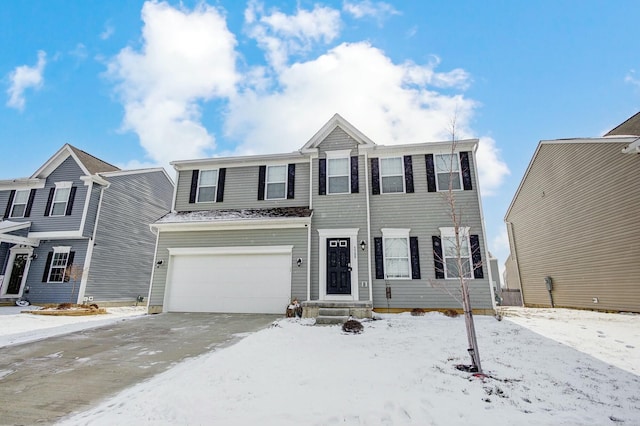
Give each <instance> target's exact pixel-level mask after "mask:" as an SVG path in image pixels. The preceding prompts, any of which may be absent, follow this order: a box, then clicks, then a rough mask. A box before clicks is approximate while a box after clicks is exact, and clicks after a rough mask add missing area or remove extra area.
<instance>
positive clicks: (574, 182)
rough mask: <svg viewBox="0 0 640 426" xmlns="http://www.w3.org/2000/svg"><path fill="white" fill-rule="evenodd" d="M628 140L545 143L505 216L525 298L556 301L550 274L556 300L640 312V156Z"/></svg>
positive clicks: (544, 303) (536, 301)
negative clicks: (549, 283)
mask: <svg viewBox="0 0 640 426" xmlns="http://www.w3.org/2000/svg"><path fill="white" fill-rule="evenodd" d="M626 145H627V144H626V143H614V142H603V143H575V142H574V143H542V144H541V146H540V148H539V150H538V154H537V156H536V157H535V159H534V160H533V162H532V164H531V166H530V169H529V171H528V174H527V176H526V178H525V179H524V180H523V182H522V185H521V188H520V191H519V193H518V194H517V196H516V198H515V199H514V202H513V204H512V207H511V210H510V212H509V215H508V216H507V217H506V220H507V222H511V223H512V224H513V226H512V228H508V229H509V230H510V233H511V235H510V237H511V243H512V244H511V250H512V254H513V253H514V249H515V255H516V256H517V266H518V267H519V269H520V278H521V283H522V295H523V301H524V303H525V305H527V306H549V305H550V299H549V294H548V292H547V290H546V287H545V284H544V278H545V277H546V276H550V277H552V279H553V285H554V286H553V299H554V303H555V305H556V306H564V307H573V308H587V309H603V310H619V311H634V312H640V285H639V283H640V262H638V259H640V244H639V243H638V236H637V232H636V231H637V229H638V212H640V187H639V186H638V182H640V156H639V155H629V154H622V153H621V150H622V148H624V147H625V146H626ZM510 276H511V274H510ZM509 285H510V286H511V283H509ZM593 298H598V303H597V304H594V303H593V301H592V299H593Z"/></svg>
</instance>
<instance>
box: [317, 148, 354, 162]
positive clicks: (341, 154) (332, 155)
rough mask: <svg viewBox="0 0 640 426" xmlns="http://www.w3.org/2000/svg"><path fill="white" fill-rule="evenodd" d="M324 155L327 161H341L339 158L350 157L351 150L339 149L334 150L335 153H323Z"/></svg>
mask: <svg viewBox="0 0 640 426" xmlns="http://www.w3.org/2000/svg"><path fill="white" fill-rule="evenodd" d="M324 155H325V156H326V157H327V160H328V159H334V158H335V159H341V158H348V157H351V150H350V149H340V150H335V151H325V152H324Z"/></svg>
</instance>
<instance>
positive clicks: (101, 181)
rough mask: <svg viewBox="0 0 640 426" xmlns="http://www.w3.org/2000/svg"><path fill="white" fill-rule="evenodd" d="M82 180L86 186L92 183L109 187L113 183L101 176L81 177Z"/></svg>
mask: <svg viewBox="0 0 640 426" xmlns="http://www.w3.org/2000/svg"><path fill="white" fill-rule="evenodd" d="M80 180H81V181H83V182H84V185H85V186H88V185H90V184H92V183H97V184H98V185H103V186H106V187H108V186H109V185H111V183H110V182H109V181H108V180H105V179H103V178H102V177H101V176H99V175H97V174H96V175H90V176H80Z"/></svg>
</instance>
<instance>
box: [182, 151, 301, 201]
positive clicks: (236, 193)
mask: <svg viewBox="0 0 640 426" xmlns="http://www.w3.org/2000/svg"><path fill="white" fill-rule="evenodd" d="M286 164H287V163H286V162H283V163H282V165H286ZM295 164H296V174H295V191H294V194H295V198H293V199H284V200H260V201H259V200H258V171H259V166H247V167H228V168H226V176H225V185H224V199H223V201H222V202H221V203H220V202H212V203H189V194H190V192H191V176H192V173H193V171H192V170H183V171H180V172H179V173H178V183H177V185H178V190H177V198H176V211H197V210H214V209H251V208H273V207H304V206H308V205H309V163H308V162H306V163H295Z"/></svg>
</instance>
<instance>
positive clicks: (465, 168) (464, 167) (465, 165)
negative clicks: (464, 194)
mask: <svg viewBox="0 0 640 426" xmlns="http://www.w3.org/2000/svg"><path fill="white" fill-rule="evenodd" d="M460 169H461V171H462V187H463V188H464V189H465V191H470V190H472V189H473V187H472V185H471V169H470V168H469V153H468V152H461V153H460Z"/></svg>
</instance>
